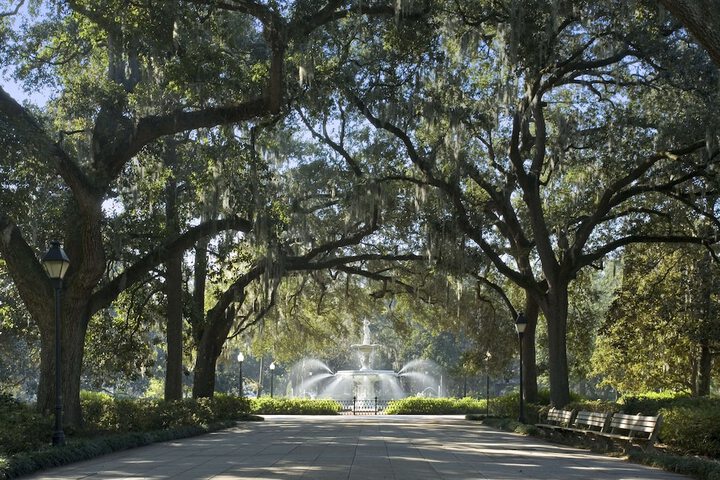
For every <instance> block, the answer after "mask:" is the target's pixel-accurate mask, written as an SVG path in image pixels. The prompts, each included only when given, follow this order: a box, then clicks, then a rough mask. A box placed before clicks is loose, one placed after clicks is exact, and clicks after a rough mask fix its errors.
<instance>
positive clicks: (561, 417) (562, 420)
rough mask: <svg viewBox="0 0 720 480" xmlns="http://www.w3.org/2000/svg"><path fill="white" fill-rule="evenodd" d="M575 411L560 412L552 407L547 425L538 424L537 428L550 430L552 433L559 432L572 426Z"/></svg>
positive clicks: (546, 419) (546, 421) (547, 418)
mask: <svg viewBox="0 0 720 480" xmlns="http://www.w3.org/2000/svg"><path fill="white" fill-rule="evenodd" d="M574 413H575V411H574V410H560V409H558V408H555V407H552V408H551V409H550V410H548V414H547V417H546V418H545V423H537V424H535V426H536V427H538V428H542V429H545V430H548V431H550V432H553V431H559V430H563V429H565V428H567V427H568V426H570V422H572V420H573V415H574Z"/></svg>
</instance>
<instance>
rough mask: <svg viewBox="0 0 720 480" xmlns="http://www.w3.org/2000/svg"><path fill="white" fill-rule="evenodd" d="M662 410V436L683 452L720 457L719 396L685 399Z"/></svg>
mask: <svg viewBox="0 0 720 480" xmlns="http://www.w3.org/2000/svg"><path fill="white" fill-rule="evenodd" d="M659 413H660V414H661V415H662V416H663V423H662V425H661V427H660V439H661V440H662V441H663V442H665V443H667V444H668V445H670V446H672V447H674V448H677V449H679V450H681V451H682V452H683V453H691V454H696V455H706V456H709V457H713V458H718V457H720V398H682V399H677V400H675V402H674V403H673V404H672V405H670V406H668V407H665V408H661V409H660V410H659Z"/></svg>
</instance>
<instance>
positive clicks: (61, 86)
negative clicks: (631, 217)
mask: <svg viewBox="0 0 720 480" xmlns="http://www.w3.org/2000/svg"><path fill="white" fill-rule="evenodd" d="M37 3H38V5H39V8H38V9H37V10H35V12H37V15H38V16H37V17H28V18H29V20H28V23H27V25H21V26H17V27H15V28H13V29H8V28H6V27H7V24H6V23H5V22H4V23H3V30H2V32H1V33H2V35H3V38H4V39H5V40H7V41H6V42H4V43H3V50H2V52H3V55H2V62H3V66H16V67H17V68H18V72H19V74H20V75H21V76H22V77H23V78H24V79H25V81H26V82H27V83H28V84H30V85H32V84H36V85H37V84H43V85H47V86H48V87H50V88H52V89H53V90H54V92H55V97H54V99H53V100H52V101H51V102H50V103H49V104H48V113H49V114H50V115H49V116H48V118H51V119H52V120H48V121H45V120H43V119H42V118H40V117H39V116H38V115H36V114H35V112H33V111H32V110H31V109H29V108H27V107H24V106H22V105H20V104H19V103H17V102H16V101H15V100H14V99H12V98H11V97H10V96H9V95H8V94H7V92H5V91H0V132H2V137H1V139H0V140H1V141H2V147H3V148H2V151H3V158H2V162H1V163H2V165H3V166H4V167H5V168H10V167H12V166H13V165H18V166H20V170H22V171H25V172H26V173H27V174H28V175H27V176H22V175H20V174H18V176H19V178H20V182H21V184H22V182H23V181H28V180H29V179H32V180H33V181H34V179H35V178H41V179H42V180H41V181H42V182H44V183H45V184H48V186H50V185H51V186H52V188H51V189H42V190H39V191H38V193H41V194H42V195H37V196H32V195H30V196H29V197H27V198H30V199H31V200H35V199H37V200H38V201H36V202H32V207H31V208H32V209H36V210H38V211H42V216H43V217H44V219H45V220H46V221H47V220H52V223H49V224H46V226H45V227H44V228H41V229H38V230H37V231H38V233H39V234H38V235H31V229H32V228H33V226H34V225H38V223H36V222H37V220H39V219H40V218H39V217H38V218H37V219H36V218H35V217H33V218H29V217H27V216H26V213H27V210H23V209H22V208H21V207H20V205H19V204H17V202H15V200H14V199H11V201H10V204H11V207H12V208H7V209H6V208H3V210H2V213H0V230H2V232H3V235H2V241H0V254H1V255H2V258H3V259H4V260H5V261H6V262H7V268H8V271H9V273H10V275H11V276H12V278H13V281H14V283H15V285H16V287H17V289H18V291H19V292H20V296H21V297H22V299H23V302H24V303H25V305H26V307H27V308H28V310H29V311H30V313H31V315H32V317H33V318H34V321H35V322H36V324H37V325H38V328H39V330H40V335H41V342H42V355H41V381H40V387H39V390H38V408H39V409H40V410H43V411H46V410H50V409H52V406H53V403H54V391H53V388H54V386H53V385H54V383H53V381H52V374H53V371H54V369H55V365H54V363H53V362H54V357H53V355H52V352H53V345H54V335H55V333H54V324H53V317H54V312H53V309H52V305H53V302H52V296H53V289H52V287H51V284H50V281H49V280H48V278H47V277H46V275H45V274H44V272H43V269H42V266H41V265H40V263H39V261H38V253H39V252H41V251H42V250H44V248H45V247H44V245H45V244H46V242H47V240H49V239H50V238H53V237H54V238H60V239H62V240H63V244H64V248H65V250H66V252H67V254H68V256H69V258H70V260H71V267H70V270H69V271H68V273H67V276H66V278H65V281H64V287H63V298H64V303H63V304H64V306H65V308H64V310H63V316H62V337H61V342H62V351H63V356H62V364H63V380H64V381H63V392H62V394H63V398H64V406H65V420H66V422H67V423H68V424H72V425H78V424H79V423H80V421H81V412H80V404H79V379H80V373H81V368H82V358H83V345H84V338H85V332H86V328H87V325H88V322H89V319H90V317H91V316H92V315H94V314H95V313H97V312H99V311H100V310H101V309H103V308H106V307H107V306H108V305H110V304H111V303H112V301H113V300H114V299H115V298H116V297H117V295H118V294H120V293H121V292H122V291H124V290H125V289H126V288H128V286H130V285H133V284H135V283H136V282H138V281H141V280H142V279H144V278H145V275H146V274H147V272H148V271H149V270H150V269H152V268H155V267H156V266H157V265H159V264H161V263H163V262H165V261H166V260H168V259H169V257H170V256H171V255H174V254H176V253H177V252H179V251H184V250H187V249H189V248H190V247H191V246H192V245H194V244H195V242H196V241H198V240H199V239H201V238H204V237H207V236H209V235H211V234H213V233H215V232H219V231H224V230H229V231H236V232H240V231H245V232H248V231H250V230H251V229H252V228H253V218H252V217H251V216H247V217H244V218H243V217H242V215H243V214H252V212H238V213H239V215H230V216H226V217H222V218H211V219H207V220H206V221H204V222H203V223H201V224H199V225H197V226H193V227H190V228H188V229H187V230H186V231H184V232H182V233H181V234H180V235H177V236H175V237H174V238H168V239H165V240H164V241H163V242H161V243H160V244H157V245H154V246H153V247H152V248H151V249H149V250H146V251H139V252H137V255H136V258H135V259H134V261H132V262H129V263H124V264H122V265H117V268H116V269H114V270H112V271H109V270H107V265H106V259H107V245H106V240H105V239H106V238H107V236H109V235H111V234H110V233H109V232H107V230H106V223H105V217H106V215H105V212H104V210H103V203H104V202H105V200H107V198H108V195H109V194H110V192H111V191H112V189H113V188H114V187H115V185H116V183H117V182H118V180H119V179H121V178H122V176H123V175H124V172H125V168H126V166H127V164H128V162H129V161H130V160H131V159H132V158H134V157H135V156H136V155H137V154H138V153H140V152H141V151H143V149H145V148H146V147H147V146H149V145H151V144H153V143H155V142H157V141H159V140H160V139H161V138H163V137H166V136H172V135H175V134H178V133H182V132H188V131H193V130H196V129H199V128H212V127H214V126H218V125H233V124H237V123H241V122H248V121H254V120H258V119H260V118H262V117H265V116H271V115H276V114H279V113H280V112H281V109H282V108H283V105H284V104H285V101H286V99H287V96H286V93H287V91H288V83H287V76H286V73H285V70H286V67H285V64H286V62H287V61H288V58H289V57H290V55H291V52H292V51H294V49H296V48H298V47H299V46H301V45H302V43H303V41H304V40H305V38H306V37H307V35H308V34H310V33H311V32H312V31H314V30H316V29H318V28H321V27H322V26H323V25H325V24H328V23H330V22H334V21H337V20H339V19H342V18H346V17H348V16H351V15H354V14H356V13H357V14H370V15H384V16H389V17H390V18H393V17H394V7H393V6H389V5H385V4H378V5H372V6H369V7H368V8H365V9H363V10H362V11H360V8H359V7H360V6H358V5H354V4H352V3H350V2H344V1H331V2H329V3H327V4H326V3H323V4H322V5H317V2H313V1H298V2H293V3H292V4H291V5H290V4H288V5H283V6H282V7H283V8H280V7H279V6H275V5H266V4H262V3H256V2H252V1H239V0H238V1H224V2H215V1H201V0H196V1H192V0H188V1H171V2H166V1H163V2H149V3H145V4H142V5H140V4H134V3H133V4H128V3H125V2H115V1H109V0H108V1H102V2H96V1H93V2H86V1H82V0H77V1H69V2H66V3H56V2H42V3H40V2H37ZM7 18H9V17H3V21H5V20H7ZM165 91H172V92H174V93H175V94H176V95H175V96H174V97H173V98H171V99H170V100H168V98H167V97H166V96H163V95H161V93H162V92H165ZM55 174H56V175H57V176H55ZM15 188H17V187H15V186H13V185H11V184H3V191H4V193H5V197H6V198H10V197H11V193H12V192H13V190H14V189H15ZM48 195H51V196H55V199H56V201H53V202H44V203H41V202H40V198H42V199H45V200H47V199H48ZM13 202H15V203H13ZM52 209H54V211H53V210H52ZM47 225H52V227H48V226H47Z"/></svg>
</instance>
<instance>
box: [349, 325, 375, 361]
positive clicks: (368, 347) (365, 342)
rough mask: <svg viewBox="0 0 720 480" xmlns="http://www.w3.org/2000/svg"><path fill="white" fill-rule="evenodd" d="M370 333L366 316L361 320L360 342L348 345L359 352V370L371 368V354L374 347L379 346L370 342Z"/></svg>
mask: <svg viewBox="0 0 720 480" xmlns="http://www.w3.org/2000/svg"><path fill="white" fill-rule="evenodd" d="M370 335H371V334H370V320H368V319H367V318H366V319H365V320H363V336H362V343H360V344H354V345H350V348H352V349H354V350H357V351H358V352H359V353H360V370H372V365H371V363H372V354H373V352H374V351H375V348H377V347H379V345H378V344H376V343H371V340H370Z"/></svg>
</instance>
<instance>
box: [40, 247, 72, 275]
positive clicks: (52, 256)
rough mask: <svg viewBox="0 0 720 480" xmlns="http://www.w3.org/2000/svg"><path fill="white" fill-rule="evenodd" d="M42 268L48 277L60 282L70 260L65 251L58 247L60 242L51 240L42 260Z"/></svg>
mask: <svg viewBox="0 0 720 480" xmlns="http://www.w3.org/2000/svg"><path fill="white" fill-rule="evenodd" d="M42 264H43V267H45V271H46V272H47V274H48V277H50V278H52V279H53V280H62V278H63V277H64V276H65V273H66V272H67V269H68V267H69V266H70V260H69V259H68V257H67V255H65V251H64V250H63V249H62V247H61V246H60V242H58V241H57V240H53V241H52V242H50V249H49V250H48V251H47V253H46V254H45V256H44V257H43V259H42Z"/></svg>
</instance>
